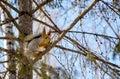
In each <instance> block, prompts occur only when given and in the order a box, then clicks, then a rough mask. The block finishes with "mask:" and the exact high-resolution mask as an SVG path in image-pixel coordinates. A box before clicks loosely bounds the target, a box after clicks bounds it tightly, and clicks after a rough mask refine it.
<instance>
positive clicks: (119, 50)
mask: <svg viewBox="0 0 120 79" xmlns="http://www.w3.org/2000/svg"><path fill="white" fill-rule="evenodd" d="M118 54H120V41H119V42H118V43H117V44H116V45H115V48H114V53H113V59H115V57H116V55H118Z"/></svg>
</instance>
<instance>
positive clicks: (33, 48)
mask: <svg viewBox="0 0 120 79" xmlns="http://www.w3.org/2000/svg"><path fill="white" fill-rule="evenodd" d="M50 34H51V31H49V32H48V33H46V29H45V28H44V29H43V32H42V33H41V34H39V36H33V35H32V37H31V38H32V39H30V40H29V41H28V46H27V51H26V53H27V57H29V58H35V57H37V56H38V55H39V54H40V52H43V51H44V50H46V47H47V46H48V45H49V44H50V41H51V38H50Z"/></svg>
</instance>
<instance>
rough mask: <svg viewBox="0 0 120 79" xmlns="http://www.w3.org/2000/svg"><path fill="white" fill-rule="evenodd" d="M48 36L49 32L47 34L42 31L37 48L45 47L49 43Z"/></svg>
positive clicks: (44, 30)
mask: <svg viewBox="0 0 120 79" xmlns="http://www.w3.org/2000/svg"><path fill="white" fill-rule="evenodd" d="M50 34H51V31H50V30H49V32H48V33H46V29H45V28H44V29H43V32H42V36H41V38H42V39H41V42H40V45H39V46H44V47H46V46H47V45H48V44H49V43H50V40H51V39H50Z"/></svg>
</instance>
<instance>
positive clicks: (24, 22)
mask: <svg viewBox="0 0 120 79" xmlns="http://www.w3.org/2000/svg"><path fill="white" fill-rule="evenodd" d="M18 8H19V11H20V12H21V13H20V14H19V15H21V16H20V17H19V26H20V30H21V31H22V32H19V38H22V39H24V37H25V36H27V35H29V34H31V33H32V19H31V16H32V15H30V14H29V12H30V11H31V10H32V2H31V0H18ZM19 46H20V53H22V54H23V53H24V48H23V43H20V44H19ZM24 62H25V64H24V65H25V67H27V66H28V64H27V62H28V61H27V60H24ZM18 76H19V73H18ZM19 79H32V70H30V71H29V73H28V74H27V75H25V76H24V77H21V76H19Z"/></svg>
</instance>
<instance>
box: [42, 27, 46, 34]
mask: <svg viewBox="0 0 120 79" xmlns="http://www.w3.org/2000/svg"><path fill="white" fill-rule="evenodd" d="M45 35H46V30H45V27H44V28H43V32H42V36H45Z"/></svg>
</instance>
